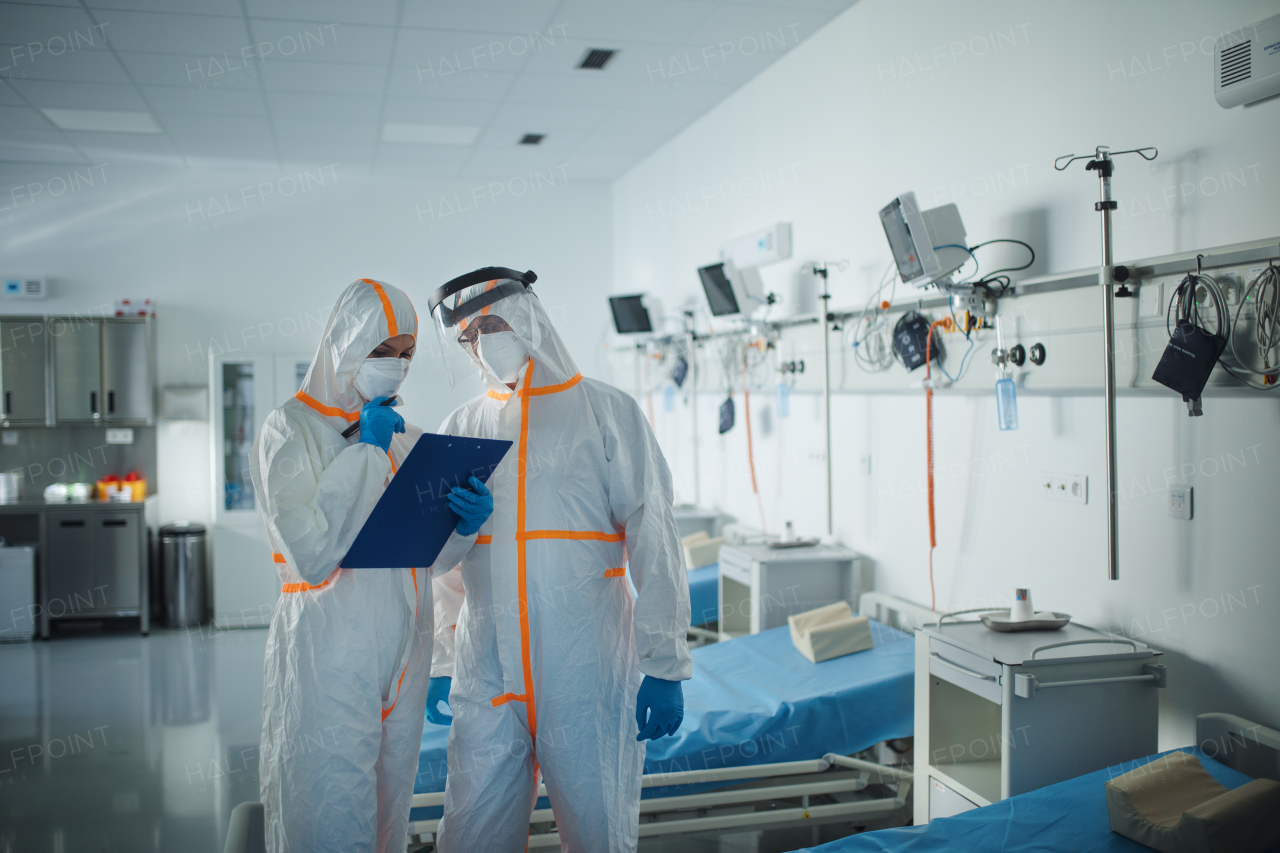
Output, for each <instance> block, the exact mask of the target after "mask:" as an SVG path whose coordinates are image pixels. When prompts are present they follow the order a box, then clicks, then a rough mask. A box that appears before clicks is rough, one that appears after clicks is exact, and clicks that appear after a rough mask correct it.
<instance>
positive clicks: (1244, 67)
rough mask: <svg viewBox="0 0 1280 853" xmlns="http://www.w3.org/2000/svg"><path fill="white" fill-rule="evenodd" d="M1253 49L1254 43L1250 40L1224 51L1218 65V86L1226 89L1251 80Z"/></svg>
mask: <svg viewBox="0 0 1280 853" xmlns="http://www.w3.org/2000/svg"><path fill="white" fill-rule="evenodd" d="M1252 47H1253V42H1252V40H1250V41H1247V42H1244V43H1243V44H1238V45H1236V46H1235V47H1229V48H1227V49H1226V50H1224V51H1222V58H1221V60H1220V63H1219V65H1218V85H1220V86H1221V87H1222V88H1224V89H1225V88H1226V87H1228V86H1230V85H1231V84H1232V83H1239V82H1241V81H1242V80H1248V79H1249V72H1250V69H1251V68H1252V63H1250V61H1249V59H1250V55H1251V49H1252Z"/></svg>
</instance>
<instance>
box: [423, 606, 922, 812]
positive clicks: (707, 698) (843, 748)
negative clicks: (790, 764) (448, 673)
mask: <svg viewBox="0 0 1280 853" xmlns="http://www.w3.org/2000/svg"><path fill="white" fill-rule="evenodd" d="M871 624H872V628H873V632H872V636H873V638H874V640H875V644H876V645H875V648H872V649H868V650H867V651H865V652H858V653H857V654H853V655H846V656H845V657H842V658H836V659H835V660H829V661H824V662H822V663H819V664H813V663H810V662H809V661H808V660H806V659H805V658H804V657H803V656H802V655H801V654H800V653H799V652H797V651H796V650H795V647H794V646H793V645H792V644H791V636H790V632H789V631H788V629H787V628H775V629H773V630H771V631H764V632H762V633H759V634H753V635H750V636H746V637H740V638H738V639H736V640H729V641H727V642H723V643H714V644H712V645H709V646H703V647H702V648H698V649H694V650H693V678H692V679H691V680H690V681H686V682H685V683H684V707H685V714H684V723H683V725H681V727H680V730H679V731H678V732H676V734H675V735H674V736H672V737H666V738H662V739H660V740H657V741H650V742H649V744H648V752H647V755H646V758H645V766H644V772H645V773H670V772H675V771H681V770H702V769H707V768H715V767H740V766H747V765H752V764H772V763H774V762H778V761H797V760H801V759H808V758H821V757H822V756H823V755H824V754H825V753H828V752H836V753H843V754H848V753H851V752H857V751H858V750H861V749H866V748H867V747H869V746H871V745H872V744H875V743H878V742H880V741H882V740H888V739H889V738H898V737H908V736H910V735H911V733H912V727H913V724H914V719H913V716H912V714H913V710H912V708H913V698H914V689H915V685H914V681H913V678H914V672H915V642H914V640H913V639H912V637H911V636H910V635H908V634H904V633H902V632H901V631H897V630H894V629H893V628H889V627H887V626H885V625H881V624H880V623H878V622H875V621H872V623H871ZM448 736H449V729H448V727H446V726H437V725H434V724H432V723H430V722H428V723H426V725H425V726H424V727H423V730H422V746H421V749H420V751H419V754H418V776H417V779H416V780H415V783H414V787H413V790H414V793H419V794H420V793H426V792H431V791H443V790H444V783H445V775H446V771H447V763H446V758H445V756H446V753H445V748H446V746H447V742H448ZM670 793H674V789H669V788H666V789H664V788H648V789H646V790H645V796H646V797H653V796H666V795H668V794H670ZM681 793H684V791H681ZM438 815H439V809H438V808H437V809H435V810H434V814H428V813H427V810H426V809H415V810H414V820H423V819H427V818H429V817H432V816H438Z"/></svg>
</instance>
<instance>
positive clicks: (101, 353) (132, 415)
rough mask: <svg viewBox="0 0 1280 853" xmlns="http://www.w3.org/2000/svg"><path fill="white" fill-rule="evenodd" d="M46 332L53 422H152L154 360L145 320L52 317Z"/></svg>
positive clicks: (148, 326) (149, 334) (148, 325)
mask: <svg viewBox="0 0 1280 853" xmlns="http://www.w3.org/2000/svg"><path fill="white" fill-rule="evenodd" d="M49 336H50V338H51V339H52V340H53V384H54V419H55V421H57V422H59V423H102V422H103V421H108V422H115V423H123V424H131V423H132V424H149V423H151V422H152V420H153V411H154V405H153V399H154V396H155V395H154V383H153V382H152V374H153V372H154V364H153V359H152V351H151V324H150V323H149V322H148V321H147V320H143V319H112V318H107V319H103V320H93V319H87V318H84V317H54V318H52V319H50V320H49Z"/></svg>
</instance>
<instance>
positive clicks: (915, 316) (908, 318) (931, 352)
mask: <svg viewBox="0 0 1280 853" xmlns="http://www.w3.org/2000/svg"><path fill="white" fill-rule="evenodd" d="M931 335H932V336H933V341H932V342H930V341H929V337H930V336H931ZM893 349H894V351H895V352H897V354H898V358H899V359H901V360H902V364H903V365H904V366H905V367H906V368H907V370H915V369H916V368H917V367H919V366H920V365H922V364H924V363H925V358H926V355H925V351H926V350H928V356H927V357H928V358H930V359H932V360H933V361H937V362H941V361H942V357H943V356H942V342H941V341H939V340H938V336H937V334H935V333H934V332H933V331H931V330H930V328H929V318H928V317H925V316H924V315H923V314H921V313H920V312H919V311H908V312H907V313H906V314H903V315H902V317H901V318H900V319H899V320H898V322H897V324H896V325H895V326H894V327H893Z"/></svg>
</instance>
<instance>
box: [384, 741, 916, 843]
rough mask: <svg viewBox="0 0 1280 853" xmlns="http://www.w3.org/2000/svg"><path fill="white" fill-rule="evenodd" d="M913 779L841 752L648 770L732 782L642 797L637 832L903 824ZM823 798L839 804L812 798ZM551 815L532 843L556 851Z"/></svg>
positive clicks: (535, 828)
mask: <svg viewBox="0 0 1280 853" xmlns="http://www.w3.org/2000/svg"><path fill="white" fill-rule="evenodd" d="M911 779H912V775H911V772H910V771H909V770H902V769H899V768H897V767H886V766H884V765H880V764H875V763H873V762H870V761H862V760H860V759H857V758H849V757H848V756H844V755H825V756H823V757H822V758H819V759H815V760H812V761H788V762H782V763H779V764H757V765H754V766H750V767H727V768H721V769H716V770H690V771H683V772H678V773H655V774H652V775H646V776H644V777H643V779H642V782H641V785H642V786H643V787H645V788H654V787H664V786H668V785H692V784H705V783H708V782H713V783H721V784H724V785H726V786H727V787H719V788H716V789H715V790H712V791H704V792H702V793H698V794H685V795H680V796H674V797H662V798H658V799H652V800H641V801H640V837H641V838H652V837H655V836H672V835H687V834H690V833H697V832H713V833H714V832H728V831H744V832H745V831H752V830H761V829H781V828H784V827H790V826H816V825H818V824H822V823H833V822H850V821H853V822H856V823H858V824H859V825H863V824H873V823H884V825H891V824H896V825H902V824H906V823H908V822H909V821H910V819H911ZM735 783H737V784H735ZM875 784H879V785H884V786H894V787H896V789H897V790H896V791H895V792H893V793H892V795H891V796H887V797H886V796H881V797H873V796H871V792H867V791H866V789H867V788H868V786H870V785H875ZM884 790H887V788H886V789H884ZM546 795H547V788H546V786H545V785H543V786H540V787H539V788H538V796H539V797H545V796H546ZM818 799H821V800H824V801H825V800H834V801H835V802H823V803H822V804H818V803H816V802H813V800H818ZM441 805H444V794H443V793H436V794H415V795H414V797H413V806H414V808H419V807H421V806H441ZM554 821H555V817H554V816H553V815H552V813H551V809H535V810H534V811H533V814H532V815H530V817H529V848H528V849H530V850H537V849H547V848H553V849H559V847H560V833H558V832H556V831H555V829H554ZM439 824H440V821H439V820H420V821H414V822H412V823H410V824H409V850H410V851H421V850H431V849H434V841H435V832H436V829H437V827H438V826H439Z"/></svg>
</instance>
